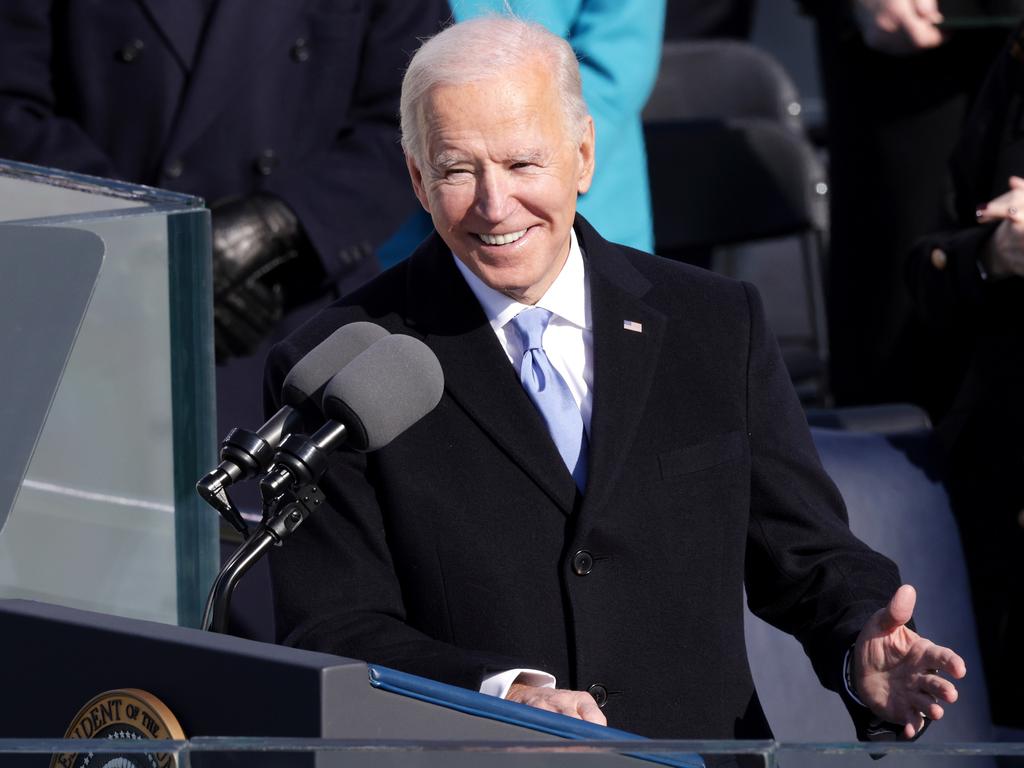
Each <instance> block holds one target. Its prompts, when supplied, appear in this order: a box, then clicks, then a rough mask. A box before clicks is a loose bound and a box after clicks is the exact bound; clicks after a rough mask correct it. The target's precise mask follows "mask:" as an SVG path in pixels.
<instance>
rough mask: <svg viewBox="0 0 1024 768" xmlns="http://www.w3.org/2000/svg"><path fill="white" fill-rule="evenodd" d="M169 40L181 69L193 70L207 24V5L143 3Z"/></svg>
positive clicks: (176, 0)
mask: <svg viewBox="0 0 1024 768" xmlns="http://www.w3.org/2000/svg"><path fill="white" fill-rule="evenodd" d="M139 3H140V4H141V5H142V7H143V8H144V9H145V11H146V13H147V14H148V15H149V17H150V19H151V20H152V21H153V24H154V25H155V26H156V28H157V29H159V30H160V34H162V35H163V37H164V39H165V40H166V41H167V44H168V46H169V47H170V49H171V51H172V52H173V53H174V55H175V56H176V57H177V59H178V63H179V64H180V65H181V68H182V69H183V70H185V71H186V72H189V71H191V69H192V65H193V63H194V62H195V57H196V51H197V50H199V42H200V40H201V39H202V36H203V28H204V27H205V25H206V6H205V4H204V3H203V2H200V1H199V0H184V1H183V0H139Z"/></svg>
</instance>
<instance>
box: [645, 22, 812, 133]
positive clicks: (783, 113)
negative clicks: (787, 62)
mask: <svg viewBox="0 0 1024 768" xmlns="http://www.w3.org/2000/svg"><path fill="white" fill-rule="evenodd" d="M702 118H760V119H765V120H771V121H773V122H777V123H779V124H780V125H784V126H787V127H789V128H791V129H792V130H794V131H796V132H798V133H799V132H802V130H803V127H802V125H801V121H800V100H799V97H798V95H797V90H796V86H795V85H794V84H793V80H792V79H791V78H790V76H789V74H788V73H787V72H786V70H785V68H783V66H782V65H781V64H780V63H779V62H778V61H777V60H776V59H775V58H774V57H773V56H772V55H771V54H769V53H768V52H767V51H765V50H763V49H761V48H758V47H757V46H754V45H751V44H750V43H746V42H743V41H740V40H676V41H666V42H665V44H664V46H663V47H662V53H661V66H660V69H659V71H658V80H657V83H656V85H655V87H654V90H653V91H652V93H651V96H650V98H649V99H648V101H647V106H646V108H645V109H644V113H643V119H644V122H645V123H659V122H672V121H676V120H696V119H702Z"/></svg>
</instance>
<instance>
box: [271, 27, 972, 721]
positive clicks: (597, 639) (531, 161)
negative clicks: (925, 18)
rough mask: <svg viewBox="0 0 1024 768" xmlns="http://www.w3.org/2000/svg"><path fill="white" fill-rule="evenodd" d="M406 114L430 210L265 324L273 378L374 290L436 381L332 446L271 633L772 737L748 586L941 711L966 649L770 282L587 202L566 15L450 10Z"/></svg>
mask: <svg viewBox="0 0 1024 768" xmlns="http://www.w3.org/2000/svg"><path fill="white" fill-rule="evenodd" d="M402 131H403V138H402V142H403V147H404V149H405V153H406V161H407V165H408V169H409V173H410V176H411V179H412V185H413V188H414V190H415V192H416V195H417V197H418V198H419V200H420V203H421V204H422V205H423V207H424V208H425V209H426V210H427V211H428V212H429V213H430V215H431V217H432V219H433V222H434V226H435V229H436V232H435V233H434V234H433V235H432V236H431V237H429V238H428V239H427V240H426V241H425V242H424V243H423V244H422V245H421V246H420V247H419V249H418V250H417V251H416V252H415V253H414V254H413V255H412V257H411V258H410V259H408V260H407V261H406V262H404V263H402V264H399V265H398V266H396V267H395V268H393V269H392V270H390V271H389V272H387V273H385V274H384V275H382V276H381V277H379V278H378V279H376V280H375V281H373V282H372V283H370V284H369V285H368V286H366V287H365V288H364V289H363V290H361V291H359V292H357V293H356V294H354V295H352V296H351V297H349V298H348V299H346V300H344V301H342V302H339V303H337V304H335V305H333V306H332V307H330V308H328V309H326V310H325V311H324V312H322V313H321V314H320V315H319V316H318V317H317V318H315V319H314V320H313V321H312V322H311V323H309V324H307V325H306V326H305V327H303V328H302V329H300V330H299V331H298V332H297V333H296V334H294V335H293V336H291V337H290V338H289V339H288V340H286V341H285V342H284V343H282V344H281V345H279V346H278V347H276V348H275V350H274V352H273V353H272V355H271V358H270V361H269V364H268V386H269V389H268V391H269V392H270V393H271V397H270V400H271V403H270V404H271V406H272V407H274V408H275V409H276V407H277V406H278V404H279V403H278V401H277V398H278V395H279V393H280V389H281V383H282V380H283V377H284V374H285V373H286V372H287V371H288V370H289V369H290V368H291V366H293V365H294V364H295V363H296V362H297V361H298V360H299V359H300V358H301V357H302V356H303V355H304V354H305V353H306V352H307V351H309V350H310V349H311V348H313V347H314V346H315V345H316V344H318V343H319V342H320V341H322V340H323V339H324V338H326V337H327V336H328V335H329V334H331V333H332V332H333V331H335V330H336V329H337V328H338V327H340V326H342V325H345V324H347V323H351V322H354V321H366V320H368V321H371V322H375V323H378V324H380V325H382V326H384V327H385V328H387V329H388V330H389V331H391V332H393V333H402V334H409V335H412V336H414V337H417V338H419V339H421V340H423V341H424V342H425V343H426V344H427V345H428V346H429V347H430V348H431V349H432V350H433V351H434V353H435V354H436V355H437V357H438V359H439V360H440V362H441V365H442V367H443V370H444V376H445V392H444V396H443V397H442V399H441V402H440V404H439V405H438V407H437V408H436V409H435V410H434V411H433V412H431V413H430V414H429V415H428V416H427V417H425V418H424V419H423V420H422V421H420V422H419V423H418V424H416V425H415V426H414V427H412V428H411V429H409V430H408V431H407V432H406V433H404V434H403V435H401V436H400V437H399V438H397V439H396V440H394V442H392V443H391V444H390V445H388V446H387V447H385V448H383V449H381V450H379V451H376V452H374V453H370V454H360V453H356V452H339V453H337V454H336V455H335V456H334V457H333V460H332V465H331V467H330V469H329V471H328V473H327V474H326V476H325V477H324V479H323V482H322V487H323V489H324V492H325V493H326V494H327V497H328V500H329V502H330V508H329V509H325V510H322V511H320V512H319V513H318V514H316V515H313V516H312V517H311V518H310V519H309V521H308V522H307V523H306V524H305V525H304V526H303V527H302V528H300V529H299V530H298V531H297V532H296V534H295V535H294V536H293V537H292V538H291V539H290V540H289V541H288V543H287V545H286V546H285V547H283V548H281V549H279V550H275V551H274V552H273V555H272V561H271V567H272V573H273V581H274V591H275V599H276V611H277V617H278V622H279V639H280V640H281V641H282V642H284V643H286V644H289V645H295V646H299V647H303V648H308V649H313V650H319V651H327V652H331V653H336V654H341V655H344V656H350V657H356V658H361V659H365V660H367V661H370V662H373V663H378V664H382V665H386V666H390V667H394V668H397V669H400V670H403V671H407V672H411V673H415V674H419V675H423V676H426V677H431V678H435V679H437V680H441V681H444V682H448V683H453V684H456V685H461V686H464V687H467V688H471V689H478V690H482V691H484V692H488V693H493V694H495V695H499V696H505V697H507V698H509V699H512V700H516V701H520V702H524V703H528V704H532V705H534V706H538V707H542V708H545V709H549V710H553V711H556V712H562V713H565V714H570V715H574V716H576V717H581V718H584V719H586V720H590V721H592V722H597V723H605V722H607V723H609V724H610V725H613V726H615V727H617V728H622V729H626V730H630V731H635V732H637V733H640V734H643V735H646V736H651V737H673V738H701V739H732V738H765V737H768V736H769V735H770V732H769V728H768V724H767V722H766V721H765V717H764V714H763V712H762V710H761V706H760V704H759V703H758V700H757V694H756V692H755V690H754V684H753V681H752V679H751V674H750V670H749V667H748V664H747V659H746V652H745V647H744V637H743V591H744V587H745V588H746V591H747V595H748V598H749V604H750V606H751V608H752V610H754V612H755V613H757V614H758V615H759V616H761V617H762V618H764V619H766V620H767V621H769V622H771V623H773V624H775V625H776V626H779V627H781V628H782V629H784V630H786V631H788V632H791V633H792V634H794V635H796V636H797V638H799V640H800V641H801V643H802V644H803V646H804V648H805V649H806V650H807V653H808V654H809V656H810V658H811V660H812V662H813V664H814V667H815V669H816V671H817V674H818V676H819V678H820V679H821V682H822V683H823V684H824V685H825V686H827V687H828V688H830V689H832V690H834V691H836V692H837V693H838V694H839V695H840V696H841V697H842V698H843V701H844V702H845V703H846V705H847V708H848V710H849V712H850V714H851V716H852V718H853V720H854V722H855V723H856V725H857V729H858V734H859V735H860V736H861V737H862V738H881V737H886V736H888V737H895V738H899V737H901V736H902V737H906V738H912V737H913V736H914V735H915V734H917V733H919V732H920V731H921V729H922V728H923V727H924V724H925V722H926V719H938V718H940V717H942V715H943V706H942V705H943V704H944V703H947V702H952V701H954V700H955V698H956V689H955V687H954V685H953V683H952V682H951V681H950V679H949V678H959V677H962V676H963V675H964V674H965V671H966V670H965V668H964V663H963V661H962V660H961V659H960V657H959V656H957V654H956V653H954V652H953V651H952V650H949V649H947V648H942V647H939V646H936V645H935V644H933V643H931V642H930V641H928V640H926V639H924V638H922V637H920V636H919V635H917V633H916V632H915V631H914V630H913V629H912V627H911V626H909V625H908V622H909V620H910V618H911V614H912V612H913V607H914V600H915V596H914V591H913V589H912V588H911V587H909V586H903V587H901V586H900V579H899V574H898V571H897V569H896V567H895V565H894V564H893V563H892V562H890V561H889V560H887V559H886V558H884V557H883V556H881V555H879V554H877V553H876V552H873V551H872V550H870V549H869V548H868V547H867V546H866V545H864V544H863V543H861V542H860V541H859V540H857V539H856V538H855V537H854V536H853V535H852V534H851V533H850V530H849V527H848V525H847V520H846V512H845V509H844V507H843V503H842V500H841V498H840V496H839V494H838V492H837V490H836V488H835V486H834V485H833V484H832V482H831V481H830V480H829V478H828V477H827V475H826V474H825V472H824V471H823V469H822V467H821V465H820V463H819V461H818V458H817V455H816V452H815V449H814V447H813V444H812V442H811V438H810V435H809V432H808V429H807V425H806V421H805V419H804V416H803V412H802V410H801V408H800V405H799V403H798V401H797V398H796V396H795V395H794V393H793V391H792V387H791V385H790V382H789V377H788V375H787V373H786V370H785V368H784V366H783V363H782V361H781V359H780V356H779V353H778V350H777V347H776V344H775V341H774V339H773V338H772V336H771V333H770V332H769V330H768V329H767V327H766V324H765V318H764V313H763V311H762V308H761V303H760V300H759V298H758V296H757V293H756V291H755V290H754V289H753V288H752V287H751V286H749V285H745V284H742V283H739V282H735V281H731V280H728V279H725V278H722V277H719V276H716V275H714V274H711V273H709V272H705V271H702V270H698V269H695V268H691V267H689V266H686V265H683V264H680V263H676V262H669V261H665V260H662V259H659V258H657V257H654V256H651V255H649V254H645V253H641V252H639V251H635V250H633V249H630V248H626V247H623V246H619V245H615V244H613V243H610V242H607V241H606V240H604V239H603V238H602V237H601V235H600V234H599V232H598V230H599V228H600V226H601V222H593V223H591V222H587V221H585V220H584V219H583V218H581V217H580V216H578V215H576V200H577V196H578V195H581V194H586V191H587V189H588V186H589V184H590V180H591V177H592V175H593V172H594V146H595V136H594V131H593V123H592V120H591V118H590V117H589V115H588V112H587V106H586V104H585V103H584V102H583V99H582V96H581V93H580V80H579V70H578V66H577V62H576V59H575V57H574V55H573V52H572V50H571V49H570V48H569V47H568V45H567V44H565V43H564V42H563V41H562V40H561V39H560V38H557V37H555V36H553V35H551V34H550V33H548V32H546V31H545V30H544V29H543V28H541V27H539V26H536V25H533V24H530V23H527V22H523V21H520V20H517V19H514V18H503V17H490V18H483V19H477V20H474V21H469V22H464V23H461V24H457V25H454V26H452V27H450V28H448V29H447V30H445V31H444V32H442V33H441V34H439V35H437V36H436V37H434V38H432V39H431V40H429V41H428V42H426V43H425V44H424V45H423V46H422V47H421V48H420V49H419V51H418V52H417V53H416V55H415V56H414V58H413V60H412V63H411V64H410V66H409V69H408V71H407V73H406V76H405V80H404V83H403V88H402ZM596 140H597V141H601V140H607V141H614V137H596ZM737 193H738V194H737V199H738V201H739V202H740V203H741V202H742V189H739V190H737ZM737 215H742V209H739V210H738V211H737ZM595 227H596V228H595Z"/></svg>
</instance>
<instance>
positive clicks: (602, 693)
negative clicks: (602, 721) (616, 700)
mask: <svg viewBox="0 0 1024 768" xmlns="http://www.w3.org/2000/svg"><path fill="white" fill-rule="evenodd" d="M587 693H589V694H590V695H591V696H593V697H594V702H595V703H596V704H597V706H599V707H601V708H602V709H604V705H605V704H607V703H608V689H607V688H605V687H604V686H603V685H601V684H600V683H594V684H593V685H592V686H590V687H589V688H587Z"/></svg>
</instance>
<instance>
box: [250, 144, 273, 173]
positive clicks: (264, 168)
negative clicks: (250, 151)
mask: <svg viewBox="0 0 1024 768" xmlns="http://www.w3.org/2000/svg"><path fill="white" fill-rule="evenodd" d="M253 167H254V168H255V169H256V173H258V174H259V175H260V176H269V175H270V174H272V173H273V172H274V169H275V168H277V153H276V152H275V151H274V150H272V149H264V150H263V151H262V152H260V153H259V155H257V157H256V159H255V160H254V161H253Z"/></svg>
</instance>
